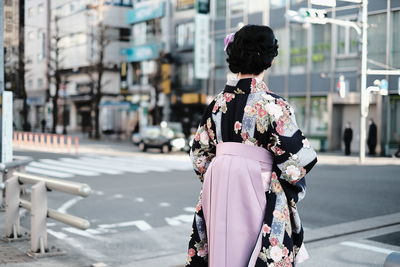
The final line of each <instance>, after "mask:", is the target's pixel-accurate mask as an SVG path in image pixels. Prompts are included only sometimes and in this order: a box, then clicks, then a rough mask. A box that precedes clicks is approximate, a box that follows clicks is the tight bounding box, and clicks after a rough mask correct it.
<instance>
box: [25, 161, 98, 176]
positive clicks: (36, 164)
mask: <svg viewBox="0 0 400 267" xmlns="http://www.w3.org/2000/svg"><path fill="white" fill-rule="evenodd" d="M28 166H32V167H37V168H44V169H49V170H55V171H61V172H66V173H72V174H77V175H84V176H98V175H100V173H98V172H90V171H84V170H77V169H73V168H67V167H60V166H53V165H49V164H44V163H40V162H35V161H34V162H31V163H29V165H28Z"/></svg>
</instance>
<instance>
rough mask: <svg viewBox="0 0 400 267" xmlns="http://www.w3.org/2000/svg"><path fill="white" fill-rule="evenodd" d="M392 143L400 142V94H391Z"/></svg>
mask: <svg viewBox="0 0 400 267" xmlns="http://www.w3.org/2000/svg"><path fill="white" fill-rule="evenodd" d="M390 143H392V144H393V145H396V146H397V145H398V144H399V143H400V96H391V99H390Z"/></svg>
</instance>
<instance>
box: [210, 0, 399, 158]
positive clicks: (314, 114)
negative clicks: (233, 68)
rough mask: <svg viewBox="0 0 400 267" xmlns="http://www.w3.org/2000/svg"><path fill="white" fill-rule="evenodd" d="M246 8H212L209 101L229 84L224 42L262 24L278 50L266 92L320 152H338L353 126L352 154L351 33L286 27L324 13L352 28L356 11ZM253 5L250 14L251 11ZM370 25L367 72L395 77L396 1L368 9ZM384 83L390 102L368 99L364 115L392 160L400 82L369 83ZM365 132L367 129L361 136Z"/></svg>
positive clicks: (227, 0)
mask: <svg viewBox="0 0 400 267" xmlns="http://www.w3.org/2000/svg"><path fill="white" fill-rule="evenodd" d="M256 2H257V1H254V2H253V1H246V0H216V1H213V3H214V12H215V13H214V18H215V19H214V25H213V26H214V29H213V30H214V32H215V33H216V35H215V38H214V39H215V41H214V45H213V49H212V50H213V54H212V55H213V56H212V59H214V60H215V64H213V65H214V69H213V70H212V71H211V72H212V73H213V75H215V78H214V79H211V80H212V81H213V82H211V83H210V84H211V85H212V84H214V87H211V88H210V91H211V92H212V94H215V93H217V92H218V90H221V89H220V88H222V86H223V84H224V83H225V80H226V74H227V69H226V64H225V55H224V54H222V53H221V51H222V50H223V38H224V37H225V35H226V34H227V33H230V32H234V31H236V29H237V26H238V25H240V24H241V23H242V24H248V23H250V24H266V25H270V26H271V28H273V29H274V32H275V34H276V37H277V39H278V42H279V56H278V57H277V59H276V60H275V62H274V64H273V66H272V67H271V69H270V70H269V71H267V77H266V80H267V84H268V86H269V87H270V89H271V90H272V91H274V92H276V93H278V94H281V95H282V96H284V97H285V98H287V99H288V100H289V101H290V103H291V104H292V105H293V106H294V108H295V110H296V113H297V115H296V117H297V122H298V124H299V126H300V128H302V129H304V132H305V134H306V135H307V136H309V137H310V138H309V139H310V140H311V141H312V142H313V145H314V146H315V147H316V148H317V149H319V150H331V151H332V150H340V149H341V146H342V133H343V130H344V126H345V124H346V122H348V121H350V122H351V123H352V128H353V132H354V138H353V142H352V150H353V151H358V149H359V132H360V131H359V120H360V119H359V118H360V106H359V102H360V101H359V99H360V96H359V94H360V93H359V92H360V58H361V57H360V45H359V42H358V40H359V39H358V36H357V34H356V32H355V31H354V30H353V29H351V28H349V27H342V26H336V25H330V24H324V25H318V24H311V25H304V24H296V23H290V22H289V21H288V20H286V19H285V14H286V12H287V11H288V10H298V9H299V8H325V9H326V10H327V16H328V17H332V18H337V19H345V20H351V21H357V19H358V14H359V11H360V6H359V5H355V4H352V3H348V2H343V1H337V6H336V7H333V8H327V7H322V6H315V5H311V1H309V0H308V1H307V0H305V1H304V0H303V1H302V0H274V1H263V2H268V6H264V7H261V4H262V3H261V2H260V3H256ZM252 4H254V5H255V10H254V11H253V10H252V7H251V5H252ZM368 10H369V14H368V21H369V22H368V23H369V25H370V27H369V30H368V68H370V69H379V70H385V69H389V70H390V69H400V64H399V63H400V61H399V60H400V56H399V46H398V45H397V44H398V43H399V38H400V34H399V30H398V27H396V25H400V22H399V16H400V1H390V0H388V1H370V4H369V8H368ZM341 75H343V76H344V80H345V84H346V95H345V97H344V98H342V97H340V96H339V92H338V90H337V83H338V80H339V77H340V76H341ZM381 79H386V80H387V81H388V95H387V96H385V95H380V94H373V95H371V96H370V105H369V115H368V118H372V119H373V120H374V121H375V123H376V124H377V127H378V146H377V150H378V152H381V153H382V154H390V153H391V152H392V151H393V149H396V148H397V143H398V142H399V141H400V139H399V138H400V135H399V133H400V132H399V131H400V130H399V129H400V113H399V112H400V111H399V104H400V103H399V95H398V86H399V80H398V79H399V76H395V75H388V76H386V75H368V81H367V85H368V86H372V85H373V82H374V80H381ZM366 130H367V131H368V129H366Z"/></svg>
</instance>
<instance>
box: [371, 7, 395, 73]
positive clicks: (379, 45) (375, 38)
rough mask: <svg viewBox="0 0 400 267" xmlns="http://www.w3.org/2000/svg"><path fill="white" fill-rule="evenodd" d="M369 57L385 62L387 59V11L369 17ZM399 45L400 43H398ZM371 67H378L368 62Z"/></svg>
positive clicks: (377, 61) (381, 62)
mask: <svg viewBox="0 0 400 267" xmlns="http://www.w3.org/2000/svg"><path fill="white" fill-rule="evenodd" d="M368 24H369V25H370V26H369V27H368V59H369V60H373V61H376V63H378V66H379V63H380V64H385V61H386V13H383V14H377V15H372V16H369V17H368ZM397 45H398V44H397ZM368 67H369V68H377V65H376V64H374V63H373V62H368Z"/></svg>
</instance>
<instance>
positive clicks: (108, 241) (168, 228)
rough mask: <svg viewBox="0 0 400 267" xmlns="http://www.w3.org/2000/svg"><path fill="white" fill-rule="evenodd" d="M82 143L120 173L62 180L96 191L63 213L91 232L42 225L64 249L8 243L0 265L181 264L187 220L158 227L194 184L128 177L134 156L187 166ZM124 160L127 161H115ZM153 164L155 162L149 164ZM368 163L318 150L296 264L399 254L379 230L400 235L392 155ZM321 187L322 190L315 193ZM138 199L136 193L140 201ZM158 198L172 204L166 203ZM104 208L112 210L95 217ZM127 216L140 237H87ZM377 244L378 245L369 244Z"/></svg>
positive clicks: (175, 176)
mask: <svg viewBox="0 0 400 267" xmlns="http://www.w3.org/2000/svg"><path fill="white" fill-rule="evenodd" d="M82 147H83V148H85V149H87V151H90V153H89V152H87V153H88V154H92V155H93V157H96V160H98V162H99V163H98V164H99V165H98V167H96V168H98V169H99V170H98V171H99V172H100V168H101V167H104V166H108V165H106V164H107V160H109V159H110V158H109V157H113V158H114V160H113V161H112V162H115V164H112V165H110V164H109V162H108V164H109V166H110V167H115V168H121V172H120V173H119V174H101V176H95V177H92V176H87V177H85V176H79V175H78V176H73V177H70V178H67V179H71V180H73V181H80V182H85V183H88V184H90V185H93V188H94V189H95V192H98V193H99V194H94V195H92V196H91V197H90V198H89V200H88V201H86V200H85V201H82V202H80V203H79V205H77V206H75V207H72V208H71V209H72V210H71V214H74V215H77V216H83V215H84V216H87V217H86V218H90V219H96V220H97V221H95V220H93V227H92V232H91V235H92V236H91V237H90V238H87V237H84V236H78V235H74V234H71V233H69V232H64V228H63V227H65V226H60V225H58V224H57V225H54V223H53V225H52V226H50V225H49V227H48V228H49V229H50V230H52V231H53V233H54V232H56V233H64V234H67V235H68V237H67V238H64V239H60V238H57V237H55V236H53V235H49V244H50V246H55V247H56V248H60V249H62V250H65V251H67V254H66V255H64V256H58V257H52V258H43V259H37V260H35V259H31V258H27V257H26V256H25V255H24V252H26V251H27V250H28V249H29V243H28V242H26V241H24V242H16V243H11V244H9V243H5V242H3V241H0V259H3V260H4V259H8V260H9V261H10V262H9V263H8V264H7V265H9V266H12V267H14V266H16V267H19V266H21V267H27V266H33V267H35V266H45V267H47V266H62V267H63V266H91V265H93V264H97V265H93V266H101V264H102V263H105V264H107V266H133V267H136V266H138V267H139V266H140V267H142V266H143V267H152V266H157V267H159V266H165V267H181V266H183V264H184V262H185V259H186V253H185V252H186V246H187V241H188V237H189V234H190V230H191V224H190V223H189V222H185V223H179V225H175V226H174V225H173V224H174V223H172V224H169V225H167V224H166V221H165V219H166V218H164V217H169V218H172V217H171V216H178V215H179V216H181V214H183V211H182V208H183V207H189V206H191V205H192V204H195V199H196V198H197V194H198V188H199V187H200V185H199V183H198V181H197V180H196V179H195V177H194V174H193V172H192V171H191V170H189V169H185V170H179V171H178V170H173V169H168V170H167V171H166V172H160V171H158V172H151V171H150V172H148V171H146V172H138V173H136V172H135V173H130V172H129V171H130V169H132V171H138V169H139V166H138V165H137V164H140V161H141V160H142V159H144V160H145V162H147V163H149V161H150V160H151V162H154V163H153V165H154V166H157V167H158V168H160V169H161V168H167V167H168V168H169V166H167V167H165V166H164V165H165V163H164V162H165V161H167V159H171V160H172V159H173V160H174V161H177V162H182V163H185V164H187V163H188V162H189V161H188V156H187V154H185V153H172V154H168V155H165V154H160V153H158V152H149V153H141V152H138V151H137V148H135V147H134V146H133V145H131V144H130V143H128V142H121V143H117V144H115V143H114V142H92V143H90V144H82ZM16 154H25V155H30V156H33V157H34V158H35V159H36V161H38V162H45V161H42V159H44V160H47V161H46V162H48V159H52V160H53V161H56V162H54V165H53V166H56V165H57V164H61V163H63V164H64V161H63V160H62V159H63V158H65V157H69V158H70V159H71V160H75V161H76V162H78V161H80V162H81V164H82V165H85V158H86V160H89V159H88V157H91V156H90V155H87V154H86V153H85V154H83V153H82V154H81V155H80V156H78V157H76V156H73V155H58V154H55V153H52V154H49V153H38V152H34V151H30V152H27V151H17V152H16ZM94 155H97V156H94ZM103 158H104V159H103ZM127 159H129V162H130V163H126V164H125V163H124V164H122V163H121V162H122V161H123V162H126V161H127ZM157 160H158V161H159V162H160V163H159V164H157V163H156V162H155V161H157ZM367 160H369V161H367V162H370V163H369V165H365V166H360V165H358V164H357V157H356V156H355V155H354V156H352V157H345V156H342V155H340V154H335V153H324V154H323V153H319V164H318V165H317V167H316V169H315V171H313V172H312V173H311V174H310V176H309V179H308V190H309V191H308V192H309V193H308V197H306V199H305V200H304V202H303V203H301V205H300V210H301V212H302V213H301V215H302V218H303V223H304V224H305V227H306V241H307V245H306V247H307V249H308V251H309V253H310V255H311V259H310V260H308V261H306V262H305V263H304V264H301V265H300V266H318V267H319V266H328V267H330V266H333V267H336V266H337V267H339V266H340V267H342V266H345V267H346V266H360V267H361V266H382V263H383V261H384V259H385V257H386V256H387V254H388V252H390V251H400V247H399V246H400V240H398V241H397V240H395V242H397V243H395V245H391V244H389V243H388V241H387V240H388V238H387V237H385V238H382V236H384V235H386V234H390V235H391V236H396V233H397V232H400V222H399V221H398V219H397V218H400V213H399V212H400V210H399V209H398V208H397V207H399V205H398V204H397V203H398V201H399V198H396V197H395V196H394V194H396V190H397V188H398V185H399V182H400V181H398V179H397V177H396V175H397V173H398V170H399V168H398V165H399V164H398V162H399V159H394V158H379V160H377V158H373V159H369V158H367ZM65 162H68V161H65ZM96 164H97V163H96ZM102 165H103V166H102ZM153 165H152V166H153ZM168 165H170V164H168ZM189 165H190V164H189ZM340 166H341V167H340ZM338 167H340V168H338ZM167 178H168V179H167ZM192 178H193V179H192ZM122 184H123V185H124V186H121V185H122ZM326 188H328V189H329V190H328V191H326V190H324V189H326ZM354 189H357V190H354ZM100 190H101V191H102V193H101V194H100ZM49 197H50V198H51V203H52V205H54V207H52V208H55V209H57V208H58V207H60V206H62V204H63V203H64V202H65V201H68V200H70V197H68V196H63V195H62V194H55V193H54V194H52V193H50V194H49ZM139 197H142V198H141V199H140V201H139ZM143 200H144V201H143ZM166 202H168V203H169V204H171V206H170V207H167V206H166V205H165V204H166ZM161 204H163V205H161ZM104 210H109V211H111V212H110V213H104ZM146 212H149V213H152V214H146ZM185 212H186V211H185ZM156 214H157V216H155V215H156ZM187 214H189V213H187ZM147 216H148V217H147ZM159 217H160V218H159ZM3 220H4V213H3V214H2V213H0V228H1V227H2V226H3V225H4V224H3ZM132 220H146V222H148V223H149V224H150V225H151V226H152V228H151V229H149V230H146V231H138V230H137V229H135V228H129V229H128V228H118V229H115V230H116V231H110V232H108V233H106V234H96V233H95V232H96V230H101V229H100V228H99V225H100V224H104V223H106V224H115V223H118V222H121V221H132ZM162 222H163V223H162ZM50 223H52V222H50ZM22 225H24V226H26V227H28V226H29V217H28V216H25V218H24V219H23V222H22ZM96 227H97V228H96ZM0 231H1V232H0V233H3V232H4V231H3V230H2V229H0ZM379 239H381V240H383V241H382V242H380V241H377V240H379ZM385 242H386V243H385ZM2 251H3V252H4V253H3V252H2ZM2 253H3V254H2ZM10 255H11V256H10ZM365 259H367V261H366V260H365ZM12 260H14V262H12ZM4 261H5V260H4ZM0 264H1V262H0Z"/></svg>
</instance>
